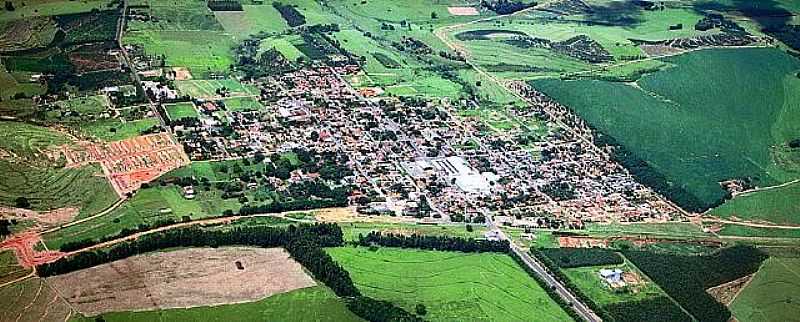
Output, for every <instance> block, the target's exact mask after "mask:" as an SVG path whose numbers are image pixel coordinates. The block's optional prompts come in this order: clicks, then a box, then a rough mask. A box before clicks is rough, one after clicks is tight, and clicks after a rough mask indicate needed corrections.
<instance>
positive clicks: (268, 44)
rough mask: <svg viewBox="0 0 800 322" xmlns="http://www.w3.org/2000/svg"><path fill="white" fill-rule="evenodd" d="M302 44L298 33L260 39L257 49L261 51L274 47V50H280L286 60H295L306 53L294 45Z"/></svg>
mask: <svg viewBox="0 0 800 322" xmlns="http://www.w3.org/2000/svg"><path fill="white" fill-rule="evenodd" d="M303 44H304V42H303V38H302V37H300V36H298V35H289V36H280V37H272V38H267V39H264V40H262V41H261V44H260V46H259V51H260V52H262V53H263V52H265V51H267V50H270V49H272V48H275V50H277V51H278V52H280V53H281V55H283V57H285V58H286V59H287V60H289V61H296V60H297V59H298V58H301V57H306V55H305V54H303V52H301V51H300V50H299V49H297V47H296V46H302V45H303Z"/></svg>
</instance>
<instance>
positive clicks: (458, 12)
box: [447, 7, 478, 16]
mask: <svg viewBox="0 0 800 322" xmlns="http://www.w3.org/2000/svg"><path fill="white" fill-rule="evenodd" d="M447 12H449V13H450V14H451V15H454V16H477V15H478V9H475V7H447Z"/></svg>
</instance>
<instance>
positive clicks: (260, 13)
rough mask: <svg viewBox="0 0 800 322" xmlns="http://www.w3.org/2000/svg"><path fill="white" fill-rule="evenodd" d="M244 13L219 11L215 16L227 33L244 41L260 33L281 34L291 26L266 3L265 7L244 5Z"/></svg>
mask: <svg viewBox="0 0 800 322" xmlns="http://www.w3.org/2000/svg"><path fill="white" fill-rule="evenodd" d="M242 8H243V9H244V11H217V12H214V15H215V16H216V17H217V21H219V22H220V24H222V27H223V28H225V31H226V32H229V33H231V34H232V35H234V36H235V37H236V38H237V39H240V40H241V39H244V38H246V37H247V36H249V35H252V34H256V33H259V32H275V33H277V32H281V31H283V30H285V29H287V28H289V26H288V25H287V24H286V21H285V20H283V18H282V17H281V14H280V13H279V12H278V10H276V9H275V7H273V6H272V5H271V3H266V4H264V5H243V6H242Z"/></svg>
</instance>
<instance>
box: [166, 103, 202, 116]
mask: <svg viewBox="0 0 800 322" xmlns="http://www.w3.org/2000/svg"><path fill="white" fill-rule="evenodd" d="M164 108H165V109H166V110H167V116H168V117H169V119H170V120H177V119H182V118H184V117H197V116H198V115H199V114H198V113H197V109H196V108H194V104H192V102H181V103H175V104H167V105H165V106H164Z"/></svg>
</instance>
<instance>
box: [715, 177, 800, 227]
mask: <svg viewBox="0 0 800 322" xmlns="http://www.w3.org/2000/svg"><path fill="white" fill-rule="evenodd" d="M798 196H800V182H798V183H793V184H790V185H787V186H784V187H780V188H775V189H770V190H765V191H759V192H755V193H748V194H744V195H739V196H736V197H735V198H733V199H732V200H730V201H728V202H726V203H724V204H722V205H721V206H719V207H717V208H714V209H712V210H711V211H709V212H708V214H710V215H713V216H718V217H722V218H730V219H734V218H735V219H739V220H751V221H768V222H772V223H776V224H788V225H799V224H800V216H798V214H800V203H798V202H797V199H798Z"/></svg>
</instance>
